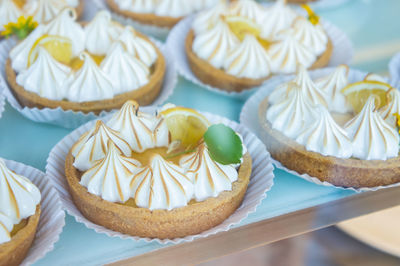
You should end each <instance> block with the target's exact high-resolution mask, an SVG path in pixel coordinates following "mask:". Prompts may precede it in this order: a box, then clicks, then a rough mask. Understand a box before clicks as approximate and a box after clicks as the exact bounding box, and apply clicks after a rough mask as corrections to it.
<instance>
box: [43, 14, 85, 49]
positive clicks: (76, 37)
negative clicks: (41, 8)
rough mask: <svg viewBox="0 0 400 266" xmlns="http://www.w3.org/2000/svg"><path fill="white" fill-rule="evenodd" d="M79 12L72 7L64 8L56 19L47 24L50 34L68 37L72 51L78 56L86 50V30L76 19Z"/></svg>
mask: <svg viewBox="0 0 400 266" xmlns="http://www.w3.org/2000/svg"><path fill="white" fill-rule="evenodd" d="M76 19H77V14H76V11H75V9H73V8H72V7H67V8H64V9H63V10H62V11H61V12H60V13H59V14H58V15H57V16H56V17H55V18H54V19H52V20H51V21H49V23H48V24H47V26H46V33H47V34H48V35H57V36H62V37H65V38H68V39H70V40H71V42H72V53H73V55H74V56H78V55H79V54H80V53H81V52H82V51H83V50H85V32H84V31H83V29H82V27H81V25H79V23H77V22H76V21H75V20H76Z"/></svg>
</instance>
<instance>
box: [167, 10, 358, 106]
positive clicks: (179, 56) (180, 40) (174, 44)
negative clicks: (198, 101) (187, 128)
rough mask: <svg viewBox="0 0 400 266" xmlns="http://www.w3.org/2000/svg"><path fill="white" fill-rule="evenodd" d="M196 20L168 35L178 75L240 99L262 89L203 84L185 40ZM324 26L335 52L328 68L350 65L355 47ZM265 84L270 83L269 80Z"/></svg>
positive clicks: (183, 23) (189, 19)
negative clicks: (225, 88) (190, 57)
mask: <svg viewBox="0 0 400 266" xmlns="http://www.w3.org/2000/svg"><path fill="white" fill-rule="evenodd" d="M194 18H195V15H191V16H189V17H187V18H185V19H183V20H182V21H180V22H179V23H178V24H177V25H176V26H175V27H174V28H173V29H172V31H171V33H170V34H169V35H168V38H167V42H166V45H167V47H169V50H170V51H171V54H172V56H173V57H174V60H175V62H176V64H177V70H178V73H179V74H180V75H182V76H183V77H184V78H185V79H187V80H189V81H191V82H193V83H194V84H197V85H199V86H201V87H204V88H206V89H208V90H210V91H213V92H216V93H219V94H223V95H226V96H231V97H235V98H239V99H247V98H248V97H249V96H250V95H251V94H252V93H253V92H254V91H256V90H257V89H258V88H260V87H261V86H262V85H261V86H258V87H254V88H252V89H248V90H245V91H242V92H228V91H224V90H222V89H219V88H216V87H212V86H210V85H208V84H205V83H203V82H202V81H201V80H199V79H198V78H197V77H196V75H195V74H194V73H193V72H192V70H191V68H190V65H189V62H188V60H187V57H186V52H185V40H186V36H187V34H188V32H189V31H190V29H191V27H192V22H193V20H194ZM322 25H323V27H324V29H325V31H326V33H327V34H328V36H329V38H330V39H331V41H332V44H333V52H332V56H331V58H330V61H329V63H328V66H331V67H332V66H338V65H340V64H349V63H350V61H351V58H352V57H353V45H352V43H351V41H350V40H349V38H348V37H347V36H346V34H344V33H343V32H342V31H341V30H340V29H338V28H337V27H336V26H334V25H333V24H331V23H329V22H327V21H324V20H322ZM265 82H268V80H267V81H265Z"/></svg>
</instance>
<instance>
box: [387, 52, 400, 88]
mask: <svg viewBox="0 0 400 266" xmlns="http://www.w3.org/2000/svg"><path fill="white" fill-rule="evenodd" d="M389 73H390V84H392V86H394V87H396V88H398V89H400V53H397V54H396V55H395V56H393V58H392V59H391V60H390V63H389Z"/></svg>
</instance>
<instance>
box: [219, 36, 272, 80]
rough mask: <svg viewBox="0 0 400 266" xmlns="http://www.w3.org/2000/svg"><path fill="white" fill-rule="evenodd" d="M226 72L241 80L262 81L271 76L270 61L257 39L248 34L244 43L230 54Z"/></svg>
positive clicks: (226, 61) (227, 59) (226, 63)
mask: <svg viewBox="0 0 400 266" xmlns="http://www.w3.org/2000/svg"><path fill="white" fill-rule="evenodd" d="M224 67H225V71H226V73H228V74H231V75H233V76H236V77H239V78H242V77H243V78H252V79H260V78H266V77H268V76H269V75H270V59H269V57H268V55H267V52H266V51H265V49H264V48H263V47H262V46H261V44H260V43H259V42H258V41H257V39H256V37H254V36H253V35H250V34H247V35H246V36H245V38H244V40H243V42H242V43H241V44H240V45H238V46H237V47H236V48H235V49H233V50H231V51H230V52H229V53H228V56H227V58H226V60H225V65H224Z"/></svg>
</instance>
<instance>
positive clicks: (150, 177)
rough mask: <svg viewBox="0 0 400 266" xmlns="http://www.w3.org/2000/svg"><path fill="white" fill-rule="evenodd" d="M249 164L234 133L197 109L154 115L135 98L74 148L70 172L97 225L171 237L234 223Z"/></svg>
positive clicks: (81, 203) (76, 195)
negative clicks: (231, 218) (231, 220)
mask: <svg viewBox="0 0 400 266" xmlns="http://www.w3.org/2000/svg"><path fill="white" fill-rule="evenodd" d="M226 151H229V152H226ZM251 167H252V161H251V157H250V155H249V154H248V152H247V150H246V147H245V146H244V145H243V143H242V138H241V136H240V135H238V133H236V132H234V131H233V130H232V129H231V128H229V127H227V126H225V125H223V124H216V125H210V123H209V122H208V120H207V119H206V118H205V117H203V116H202V115H201V114H199V113H197V112H196V111H195V110H193V109H189V108H183V107H175V106H173V105H170V104H168V105H166V106H164V107H163V108H162V109H161V110H160V112H158V113H157V114H155V115H152V114H147V113H142V112H140V111H139V110H138V105H137V104H136V103H135V102H132V101H129V102H127V103H126V104H125V105H124V106H123V107H122V109H121V110H120V111H119V112H117V113H116V114H114V115H113V116H112V117H111V119H110V120H108V122H106V123H103V122H101V121H97V123H96V125H95V126H94V128H93V129H92V130H90V131H88V132H87V133H85V134H84V135H82V137H81V138H80V139H79V140H78V141H77V142H76V143H75V145H73V147H72V148H71V150H70V152H69V154H68V155H67V158H66V161H65V175H66V179H67V183H68V186H69V190H70V193H71V196H72V199H73V201H74V203H75V205H76V206H77V208H78V209H79V210H80V211H81V212H82V214H83V215H84V216H85V217H86V218H88V219H89V220H91V221H92V222H94V223H96V224H99V225H102V226H104V227H106V228H109V229H112V230H114V231H118V232H122V233H124V234H129V235H133V236H139V237H149V238H159V239H173V238H178V237H184V236H188V235H193V234H197V233H200V232H202V231H204V230H207V229H210V228H212V227H214V226H216V225H218V224H220V223H222V222H223V221H224V220H225V219H226V218H228V217H229V216H230V215H231V214H232V213H233V212H234V211H235V210H236V209H237V208H238V207H239V206H240V204H241V202H242V200H243V197H244V195H245V193H246V190H247V186H248V183H249V179H250V175H251Z"/></svg>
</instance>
